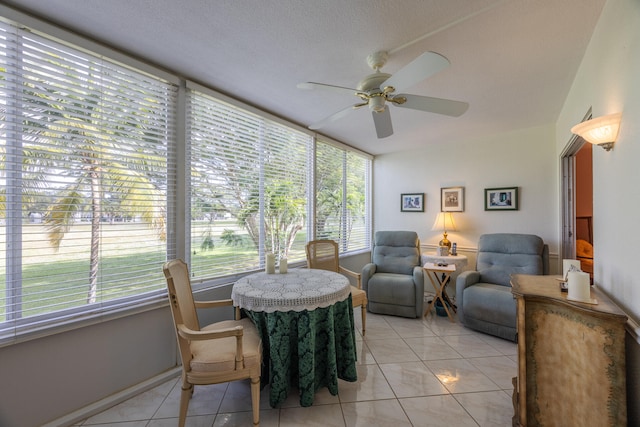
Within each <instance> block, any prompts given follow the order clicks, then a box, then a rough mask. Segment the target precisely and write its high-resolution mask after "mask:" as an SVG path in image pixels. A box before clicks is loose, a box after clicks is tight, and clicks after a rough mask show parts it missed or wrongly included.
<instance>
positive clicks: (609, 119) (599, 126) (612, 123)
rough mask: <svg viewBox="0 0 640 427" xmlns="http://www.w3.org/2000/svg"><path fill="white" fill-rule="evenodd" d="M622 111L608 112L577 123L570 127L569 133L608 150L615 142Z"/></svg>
mask: <svg viewBox="0 0 640 427" xmlns="http://www.w3.org/2000/svg"><path fill="white" fill-rule="evenodd" d="M621 117H622V113H615V114H609V115H607V116H601V117H596V118H595V119H591V120H587V121H585V122H582V123H578V124H577V125H575V126H574V127H572V128H571V133H575V134H576V135H579V136H581V137H582V138H583V139H584V140H585V141H587V142H590V143H592V144H595V145H599V146H600V147H602V148H604V149H605V150H607V151H609V150H611V149H612V148H613V143H614V142H616V138H617V137H618V131H619V130H620V118H621Z"/></svg>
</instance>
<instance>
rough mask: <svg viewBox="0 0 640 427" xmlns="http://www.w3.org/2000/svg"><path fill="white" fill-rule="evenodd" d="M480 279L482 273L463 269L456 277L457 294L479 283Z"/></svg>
mask: <svg viewBox="0 0 640 427" xmlns="http://www.w3.org/2000/svg"><path fill="white" fill-rule="evenodd" d="M479 281H480V273H479V272H477V271H473V270H467V271H463V272H462V273H460V274H459V275H458V278H457V279H456V295H458V294H459V293H462V291H464V290H465V288H468V287H469V286H471V285H473V284H475V283H478V282H479Z"/></svg>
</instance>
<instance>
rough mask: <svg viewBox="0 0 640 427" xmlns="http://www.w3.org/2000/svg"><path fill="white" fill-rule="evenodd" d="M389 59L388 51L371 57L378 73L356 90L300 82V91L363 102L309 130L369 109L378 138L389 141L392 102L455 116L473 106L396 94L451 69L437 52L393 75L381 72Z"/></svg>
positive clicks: (372, 65)
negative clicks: (322, 92) (326, 92)
mask: <svg viewBox="0 0 640 427" xmlns="http://www.w3.org/2000/svg"><path fill="white" fill-rule="evenodd" d="M388 58H389V54H388V52H386V51H379V52H375V53H372V54H370V55H369V56H367V63H368V64H369V66H370V67H371V68H372V69H373V70H374V73H373V74H370V75H368V76H367V77H365V78H364V79H362V80H361V81H360V83H358V86H357V88H356V89H352V88H347V87H342V86H334V85H328V84H324V83H315V82H307V83H299V84H298V88H299V89H310V90H313V89H326V90H332V91H334V92H339V93H349V94H351V95H356V96H357V97H359V98H360V100H361V102H359V103H357V104H355V105H351V106H349V107H347V108H345V109H343V110H340V111H338V112H336V113H334V114H332V115H330V116H329V117H327V118H325V119H323V120H320V121H319V122H317V123H314V124H312V125H311V126H309V129H320V128H322V127H324V126H326V125H328V124H329V123H331V122H334V121H336V120H338V119H341V118H343V117H345V116H346V115H347V114H349V113H350V112H351V111H354V110H356V109H358V108H360V107H364V106H369V110H370V111H371V114H372V116H373V123H374V125H375V128H376V134H377V135H378V138H386V137H388V136H390V135H393V126H392V124H391V114H390V112H389V108H388V107H387V104H389V103H390V104H393V105H395V106H397V107H402V108H411V109H413V110H420V111H426V112H429V113H437V114H444V115H447V116H453V117H458V116H460V115H462V114H463V113H464V112H465V111H467V108H469V104H468V103H466V102H461V101H453V100H451V99H442V98H432V97H429V96H420V95H410V94H405V93H396V92H400V91H403V90H405V89H407V88H409V87H411V86H413V85H414V84H416V83H418V82H420V81H422V80H424V79H426V78H427V77H430V76H432V75H433V74H435V73H437V72H438V71H441V70H443V69H444V68H446V67H448V66H449V60H448V59H447V58H445V57H444V56H442V55H440V54H438V53H435V52H425V53H423V54H422V55H420V56H419V57H417V58H416V59H414V60H413V61H412V62H410V63H409V64H407V65H406V66H404V67H403V68H401V69H400V70H399V71H397V72H396V73H395V74H393V75H391V74H387V73H383V72H381V71H380V68H382V67H383V66H384V64H386V62H387V59H388Z"/></svg>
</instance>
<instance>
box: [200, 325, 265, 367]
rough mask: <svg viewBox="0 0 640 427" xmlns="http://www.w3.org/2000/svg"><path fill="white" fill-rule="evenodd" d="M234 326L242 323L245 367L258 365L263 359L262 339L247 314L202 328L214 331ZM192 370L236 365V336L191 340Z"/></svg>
mask: <svg viewBox="0 0 640 427" xmlns="http://www.w3.org/2000/svg"><path fill="white" fill-rule="evenodd" d="M237 326H242V327H243V335H242V349H243V355H244V367H245V368H250V367H252V366H255V367H258V366H259V365H260V363H261V360H262V343H261V340H260V336H259V335H258V330H257V329H256V328H255V326H254V324H253V322H251V320H250V319H249V318H244V319H241V320H223V321H221V322H218V323H214V324H212V325H208V326H205V327H204V328H202V330H203V331H216V330H222V329H227V328H234V327H237ZM190 348H191V352H192V355H193V359H191V370H192V371H193V372H224V371H233V370H234V369H235V366H236V338H235V337H228V338H220V339H218V340H202V341H197V340H194V341H191V347H190Z"/></svg>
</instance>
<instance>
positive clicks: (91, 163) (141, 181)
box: [44, 117, 166, 303]
mask: <svg viewBox="0 0 640 427" xmlns="http://www.w3.org/2000/svg"><path fill="white" fill-rule="evenodd" d="M54 135H55V138H53V136H54ZM44 136H45V137H47V136H50V137H51V141H57V143H58V144H59V145H60V147H59V150H60V151H61V152H64V153H65V154H67V156H72V157H73V158H77V159H80V160H79V162H74V163H72V165H73V166H74V167H72V168H70V169H65V170H64V173H65V174H66V175H67V176H66V180H68V181H69V183H68V184H67V185H65V186H64V187H62V188H60V189H59V190H58V191H57V194H56V197H55V199H56V200H55V201H54V202H53V203H52V204H51V205H50V206H49V207H48V209H47V213H46V218H45V224H46V226H47V228H48V236H49V241H50V243H51V245H52V246H53V247H54V248H56V250H57V249H59V247H60V243H61V241H62V240H63V238H64V237H65V235H66V233H67V232H68V231H69V229H70V228H71V226H72V225H73V224H74V222H75V221H76V220H77V218H78V215H77V213H79V212H82V211H84V210H85V209H86V210H89V212H90V218H91V237H90V241H91V244H90V247H91V250H90V256H89V291H88V294H87V303H93V302H95V301H96V296H97V288H98V273H99V270H100V257H99V248H100V229H101V220H102V216H103V213H104V212H103V205H102V198H103V195H104V194H106V193H107V192H109V193H113V194H115V195H117V196H118V200H119V207H120V210H121V211H122V212H123V213H127V214H130V215H141V216H142V219H143V220H144V221H145V222H147V223H148V224H150V226H152V227H153V228H154V229H155V230H156V232H157V233H158V236H159V237H160V238H161V239H163V240H164V239H166V227H165V223H166V219H165V218H166V215H165V212H164V210H163V209H161V208H159V206H163V203H162V200H163V197H164V196H163V194H162V192H161V191H160V190H159V189H158V188H157V187H156V186H155V185H154V184H153V183H152V182H151V179H150V177H149V176H147V175H146V174H145V173H144V166H143V165H144V163H145V162H146V161H147V160H148V159H147V158H145V156H144V155H139V156H138V157H139V158H138V159H136V158H135V157H133V158H131V157H130V158H129V159H128V163H126V164H125V163H123V156H122V152H123V150H122V149H121V147H119V144H118V143H117V136H116V135H109V136H107V135H105V132H104V131H103V130H99V129H98V128H97V127H96V126H94V125H93V124H91V123H88V122H87V121H85V120H80V119H77V118H68V117H64V118H62V119H61V120H58V121H56V122H55V124H53V125H50V126H49V127H48V130H47V131H46V132H44ZM61 136H63V138H61ZM70 147H72V150H71V153H69V148H70ZM119 148H120V149H119ZM52 149H53V150H55V149H56V148H52ZM132 162H133V163H132ZM136 166H140V167H136ZM149 201H152V202H151V203H150V202H149Z"/></svg>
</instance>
